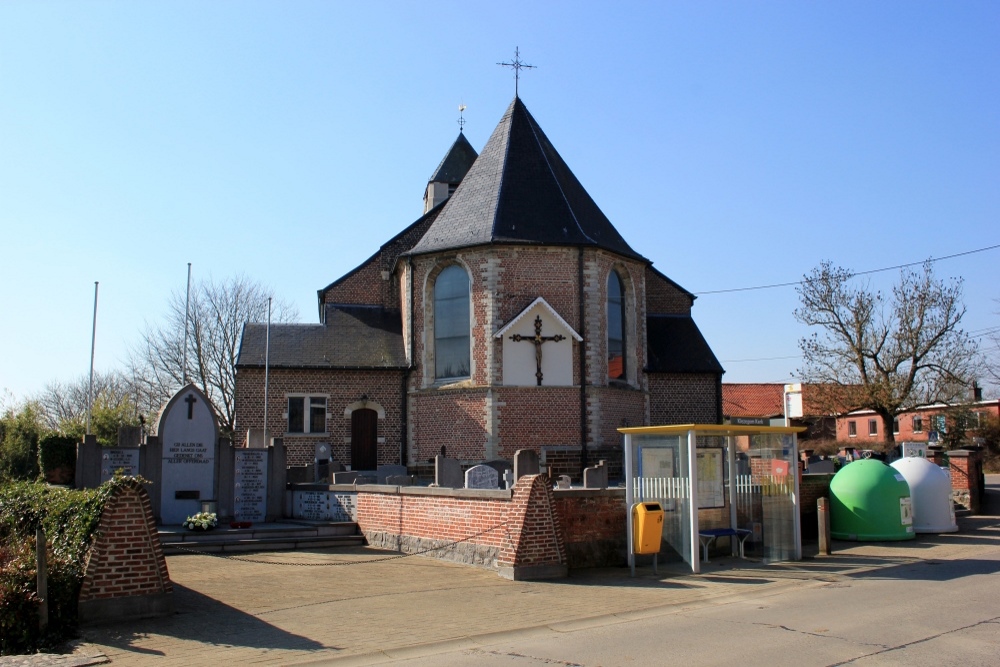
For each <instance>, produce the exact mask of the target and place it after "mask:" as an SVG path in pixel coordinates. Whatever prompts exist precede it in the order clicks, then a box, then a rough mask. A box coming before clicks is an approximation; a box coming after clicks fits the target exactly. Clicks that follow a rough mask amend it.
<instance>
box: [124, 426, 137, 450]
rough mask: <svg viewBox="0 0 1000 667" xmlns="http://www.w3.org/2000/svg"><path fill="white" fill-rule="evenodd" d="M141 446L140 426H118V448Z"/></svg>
mask: <svg viewBox="0 0 1000 667" xmlns="http://www.w3.org/2000/svg"><path fill="white" fill-rule="evenodd" d="M141 444H142V427H141V426H119V427H118V446H119V447H138V446H139V445H141Z"/></svg>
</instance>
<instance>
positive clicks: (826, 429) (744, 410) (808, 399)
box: [722, 382, 836, 442]
mask: <svg viewBox="0 0 1000 667" xmlns="http://www.w3.org/2000/svg"><path fill="white" fill-rule="evenodd" d="M785 387H786V385H784V384H779V383H776V382H749V383H730V382H726V383H724V384H723V385H722V414H723V418H724V419H725V420H727V421H729V422H730V423H737V422H738V420H739V419H741V418H742V419H748V418H760V419H765V420H767V422H768V423H769V424H770V425H772V426H781V425H784V420H785ZM796 387H797V388H801V392H802V399H801V400H802V416H801V417H795V418H792V419H791V420H790V422H789V423H790V425H792V426H805V427H806V429H807V430H806V431H805V432H804V433H802V434H800V435H799V440H803V441H806V440H812V441H814V442H816V441H819V440H833V439H834V437H835V424H836V418H835V417H833V416H832V415H828V414H824V411H823V410H822V409H821V408H820V407H819V406H818V401H817V398H816V395H815V394H816V387H815V385H808V384H801V385H796Z"/></svg>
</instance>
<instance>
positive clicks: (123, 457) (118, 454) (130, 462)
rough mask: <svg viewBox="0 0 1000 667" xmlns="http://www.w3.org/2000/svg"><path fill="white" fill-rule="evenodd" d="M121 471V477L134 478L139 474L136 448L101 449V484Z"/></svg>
mask: <svg viewBox="0 0 1000 667" xmlns="http://www.w3.org/2000/svg"><path fill="white" fill-rule="evenodd" d="M116 470H121V471H122V474H123V475H126V476H128V477H135V476H136V475H138V474H139V448H138V447H101V484H104V483H105V482H106V481H108V480H109V479H111V478H112V477H114V476H115V471H116Z"/></svg>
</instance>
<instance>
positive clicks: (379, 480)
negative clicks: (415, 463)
mask: <svg viewBox="0 0 1000 667" xmlns="http://www.w3.org/2000/svg"><path fill="white" fill-rule="evenodd" d="M399 475H404V476H405V475H406V466H398V465H385V466H379V467H378V470H376V471H375V478H376V481H375V483H376V484H389V483H390V482H387V481H386V478H388V477H396V476H399Z"/></svg>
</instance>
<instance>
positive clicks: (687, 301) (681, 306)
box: [646, 267, 692, 315]
mask: <svg viewBox="0 0 1000 667" xmlns="http://www.w3.org/2000/svg"><path fill="white" fill-rule="evenodd" d="M691 301H692V299H691V297H690V296H689V295H687V294H685V293H684V292H683V291H682V290H680V289H679V288H678V287H677V286H676V285H674V284H673V283H671V282H670V281H669V280H664V279H663V277H662V276H660V275H658V274H657V273H656V271H654V270H653V269H651V268H648V267H647V268H646V309H647V310H648V311H649V312H650V313H656V314H658V315H690V314H691Z"/></svg>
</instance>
